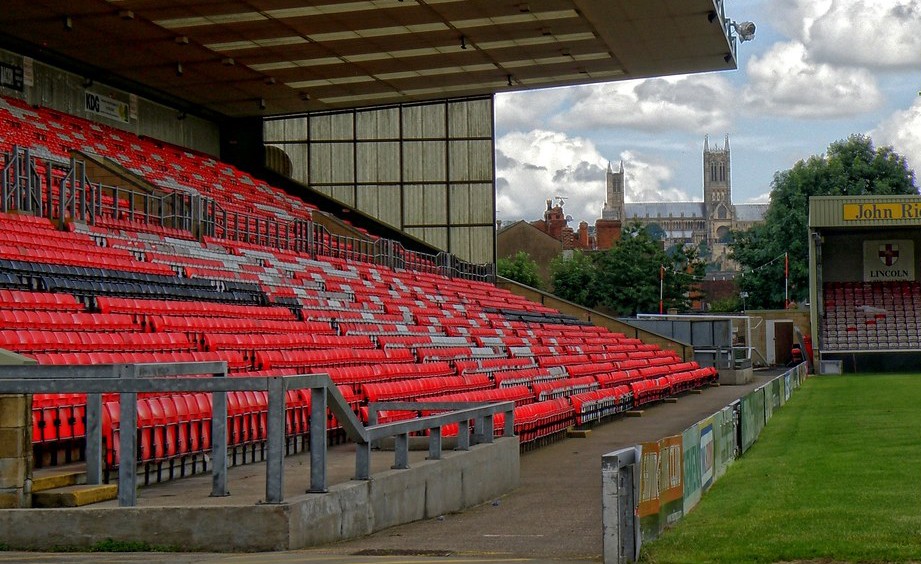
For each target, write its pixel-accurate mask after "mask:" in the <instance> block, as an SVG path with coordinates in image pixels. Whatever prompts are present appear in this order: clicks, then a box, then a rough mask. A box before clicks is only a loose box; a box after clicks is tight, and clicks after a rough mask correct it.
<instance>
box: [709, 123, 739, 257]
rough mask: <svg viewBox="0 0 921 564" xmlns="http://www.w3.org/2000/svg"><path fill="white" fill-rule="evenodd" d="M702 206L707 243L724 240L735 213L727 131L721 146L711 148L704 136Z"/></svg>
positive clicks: (730, 227)
mask: <svg viewBox="0 0 921 564" xmlns="http://www.w3.org/2000/svg"><path fill="white" fill-rule="evenodd" d="M704 209H705V210H706V219H707V224H708V225H707V227H708V229H707V231H708V233H707V237H708V239H709V240H710V243H711V244H712V243H719V242H726V238H727V237H728V236H729V231H730V230H731V229H732V219H733V216H734V213H733V209H732V180H731V176H730V155H729V136H728V135H727V136H726V141H725V144H724V145H723V148H722V149H719V148H715V149H711V148H710V138H709V137H705V138H704Z"/></svg>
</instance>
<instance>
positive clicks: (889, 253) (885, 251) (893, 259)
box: [879, 243, 899, 266]
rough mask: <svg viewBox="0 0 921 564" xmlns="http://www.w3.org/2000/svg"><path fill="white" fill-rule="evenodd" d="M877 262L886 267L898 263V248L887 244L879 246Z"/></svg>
mask: <svg viewBox="0 0 921 564" xmlns="http://www.w3.org/2000/svg"><path fill="white" fill-rule="evenodd" d="M879 260H880V262H882V263H883V264H885V265H886V266H892V265H893V264H895V263H897V262H899V246H898V245H893V244H891V243H887V244H885V245H880V246H879Z"/></svg>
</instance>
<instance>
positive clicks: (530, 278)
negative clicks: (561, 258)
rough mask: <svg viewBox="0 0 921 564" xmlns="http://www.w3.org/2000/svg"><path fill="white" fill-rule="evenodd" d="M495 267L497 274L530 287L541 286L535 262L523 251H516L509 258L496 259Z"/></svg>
mask: <svg viewBox="0 0 921 564" xmlns="http://www.w3.org/2000/svg"><path fill="white" fill-rule="evenodd" d="M496 269H497V271H498V273H499V276H503V277H505V278H508V279H509V280H514V281H515V282H520V283H521V284H524V285H525V286H531V287H532V288H540V287H541V281H540V275H538V273H537V263H536V262H534V259H532V258H531V255H529V254H528V253H526V252H524V251H518V253H516V254H515V256H514V257H511V258H500V259H499V260H497V261H496Z"/></svg>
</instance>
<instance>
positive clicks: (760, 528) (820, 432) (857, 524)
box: [642, 374, 921, 563]
mask: <svg viewBox="0 0 921 564" xmlns="http://www.w3.org/2000/svg"><path fill="white" fill-rule="evenodd" d="M642 560H643V561H645V562H653V563H673V562H674V563H681V562H688V563H691V562H693V563H696V562H727V563H728V562H732V563H742V562H795V561H802V560H812V561H815V560H819V561H828V560H831V561H842V562H921V376H918V375H888V374H887V375H866V374H862V375H845V376H821V377H814V378H811V379H809V380H807V381H806V383H805V384H804V385H803V387H802V389H801V390H800V391H798V392H796V393H795V394H794V395H793V397H792V398H791V399H790V401H789V402H787V404H786V406H784V407H783V408H782V409H781V410H779V411H778V412H776V413H775V414H774V417H773V419H771V421H770V422H769V423H768V425H767V426H766V427H765V429H764V431H763V432H762V434H761V437H760V438H759V439H758V441H757V442H756V443H755V445H754V446H753V447H752V448H751V449H750V450H749V451H748V452H747V453H746V454H745V456H744V457H743V458H741V459H739V460H737V461H736V462H735V463H734V464H733V465H732V466H731V467H730V468H729V471H728V472H727V473H726V475H725V476H723V478H722V479H720V480H719V481H718V482H716V484H715V485H714V486H713V488H712V489H711V490H710V491H709V492H708V493H707V494H705V495H704V497H703V500H702V501H701V503H700V504H699V505H698V506H697V508H696V509H694V510H693V511H692V512H691V513H690V514H689V515H687V516H686V517H685V518H684V519H683V520H682V521H680V522H679V523H678V524H677V526H676V527H674V528H673V529H671V530H669V531H666V532H665V533H664V534H663V535H662V537H661V538H660V539H658V540H656V541H654V542H652V543H649V544H646V545H645V546H644V549H643V555H642Z"/></svg>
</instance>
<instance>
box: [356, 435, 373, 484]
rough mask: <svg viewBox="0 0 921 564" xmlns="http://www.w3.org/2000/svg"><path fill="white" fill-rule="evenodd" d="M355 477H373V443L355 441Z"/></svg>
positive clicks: (360, 478)
mask: <svg viewBox="0 0 921 564" xmlns="http://www.w3.org/2000/svg"><path fill="white" fill-rule="evenodd" d="M355 479H356V480H370V479H371V443H362V442H356V443H355Z"/></svg>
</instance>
